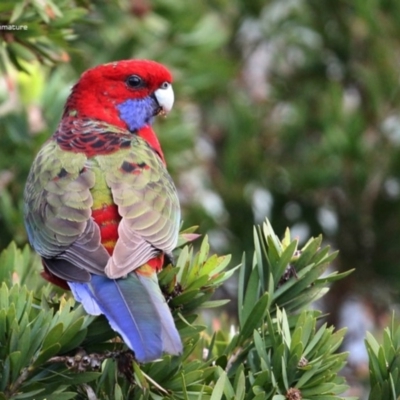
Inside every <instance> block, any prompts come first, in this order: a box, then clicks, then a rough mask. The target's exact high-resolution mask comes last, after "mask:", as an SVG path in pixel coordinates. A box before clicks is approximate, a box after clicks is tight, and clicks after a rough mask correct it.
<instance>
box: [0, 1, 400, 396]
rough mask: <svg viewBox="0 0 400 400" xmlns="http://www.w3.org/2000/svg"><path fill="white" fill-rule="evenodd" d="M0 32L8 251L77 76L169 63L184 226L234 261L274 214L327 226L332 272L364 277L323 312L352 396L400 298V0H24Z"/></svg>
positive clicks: (168, 140) (1, 13)
mask: <svg viewBox="0 0 400 400" xmlns="http://www.w3.org/2000/svg"><path fill="white" fill-rule="evenodd" d="M12 24H14V25H15V26H17V27H21V26H26V27H27V29H23V28H18V29H17V28H10V25H12ZM0 25H1V26H3V25H6V26H7V27H8V28H7V29H4V28H1V30H0V41H1V46H0V68H1V76H0V155H1V156H0V229H1V230H0V249H2V248H4V247H6V246H7V245H8V244H9V243H10V242H11V241H12V240H14V241H16V242H17V244H18V245H21V246H22V245H24V244H25V243H26V241H27V237H26V234H25V231H24V227H23V223H22V191H23V187H24V183H25V179H26V176H27V174H28V170H29V167H30V164H31V162H32V160H33V157H34V155H35V154H36V152H37V151H38V149H39V147H40V146H41V144H42V143H43V142H44V141H45V140H46V139H47V138H48V137H49V136H50V135H51V134H52V132H54V130H55V128H56V126H57V124H58V121H59V118H60V115H61V112H62V107H63V104H64V102H65V99H66V97H67V96H68V93H69V90H70V88H71V86H72V84H73V83H74V82H75V81H76V80H77V79H78V78H79V75H80V74H81V73H82V72H83V71H84V70H86V69H88V68H90V67H92V66H95V65H97V64H100V63H104V62H109V61H113V60H119V59H127V58H149V59H154V60H156V61H159V62H161V63H163V64H165V65H167V66H168V67H169V68H170V70H171V71H172V73H173V75H174V78H175V83H174V89H175V95H176V103H175V107H174V110H173V111H172V113H171V114H170V115H169V116H168V118H166V119H163V120H158V121H157V123H156V132H158V134H159V138H160V140H161V142H162V145H163V147H164V152H165V154H166V159H167V162H168V166H169V170H170V172H171V174H172V175H173V178H174V180H175V182H176V184H177V186H178V189H179V194H180V199H181V203H182V208H183V219H184V225H183V226H184V227H186V228H187V227H189V226H192V225H199V232H200V233H201V234H207V235H209V238H210V242H211V244H212V246H213V250H214V251H215V252H217V253H219V254H224V253H232V254H233V263H232V266H234V265H236V264H238V263H239V262H240V259H241V256H242V253H243V251H245V252H246V253H247V254H248V258H249V259H251V255H252V251H253V250H252V249H253V224H255V223H256V224H258V223H262V221H263V220H264V219H265V217H268V218H269V219H270V220H271V223H272V225H273V227H274V229H275V232H276V233H277V234H278V235H280V236H282V235H283V233H284V230H285V228H286V227H287V226H288V227H290V228H291V230H292V234H293V236H295V237H298V239H299V241H300V243H303V244H304V241H306V240H307V239H308V238H309V237H310V236H316V235H319V234H320V233H322V234H323V236H324V240H325V241H326V243H329V244H331V246H332V247H333V249H339V250H340V255H339V257H338V258H337V261H336V262H335V265H334V266H332V268H335V269H338V270H340V271H344V270H349V269H353V268H354V269H355V272H354V273H353V274H352V275H350V277H348V278H346V279H345V281H340V282H339V283H338V284H337V286H334V287H332V290H331V292H330V293H329V294H328V296H326V297H325V298H324V302H323V303H322V304H318V307H322V309H323V310H324V311H326V312H327V313H329V315H328V317H327V319H328V321H329V323H332V324H334V325H335V326H338V327H339V326H348V327H349V333H348V335H347V339H346V342H345V344H344V347H345V348H346V349H348V350H349V351H350V358H349V361H350V363H349V377H350V381H351V382H350V383H352V382H353V384H354V390H355V391H356V392H357V390H358V389H357V386H358V385H360V382H362V381H363V380H364V379H366V373H367V368H368V365H367V355H366V351H365V349H364V343H363V340H364V335H365V331H366V330H369V331H372V332H374V333H375V334H376V333H377V332H379V331H380V330H381V329H382V328H383V327H384V326H386V325H387V324H388V321H389V318H390V316H391V312H392V311H391V310H392V309H394V308H396V304H397V302H398V299H399V288H400V113H399V110H400V91H399V77H400V2H399V1H397V0H367V1H366V0H336V1H322V0H286V1H280V0H263V1H262V0H251V1H247V0H208V1H207V0H203V1H200V0H198V1H196V0H194V1H185V0H120V1H108V2H104V1H84V0H82V1H79V0H75V1H73V0H60V1H54V2H51V1H49V0H41V1H36V0H32V1H18V0H14V1H8V2H7V1H5V2H2V3H1V4H0ZM234 285H235V283H234V282H232V284H231V287H230V286H227V287H226V289H225V290H226V291H227V293H222V294H221V296H224V297H226V296H230V297H234V296H235V289H234ZM234 304H235V302H232V309H228V311H227V312H230V313H231V315H232V318H234V315H235V314H234ZM357 393H358V392H357Z"/></svg>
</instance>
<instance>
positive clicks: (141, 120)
mask: <svg viewBox="0 0 400 400" xmlns="http://www.w3.org/2000/svg"><path fill="white" fill-rule="evenodd" d="M117 108H118V110H119V115H120V117H121V119H122V120H123V121H124V122H125V123H126V124H127V125H128V128H129V130H130V131H131V132H132V131H136V130H138V129H140V128H143V126H145V125H149V124H150V125H151V124H152V123H153V120H154V112H155V110H156V109H157V104H156V102H155V100H154V99H152V98H151V97H146V98H144V99H138V100H132V99H129V100H126V101H124V102H123V103H121V104H118V105H117Z"/></svg>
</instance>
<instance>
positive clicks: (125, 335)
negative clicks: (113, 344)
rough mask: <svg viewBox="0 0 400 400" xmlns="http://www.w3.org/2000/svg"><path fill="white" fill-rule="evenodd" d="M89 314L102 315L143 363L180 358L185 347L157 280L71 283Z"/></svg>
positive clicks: (130, 278) (100, 278)
mask: <svg viewBox="0 0 400 400" xmlns="http://www.w3.org/2000/svg"><path fill="white" fill-rule="evenodd" d="M68 284H69V286H70V287H71V291H72V293H73V294H74V297H75V298H76V300H78V301H80V302H82V304H83V307H84V308H85V310H86V312H88V313H89V314H93V315H98V314H99V313H102V314H104V315H105V316H106V318H107V319H108V321H109V323H110V325H111V327H112V328H113V329H114V330H115V331H116V332H118V333H119V334H120V335H121V336H122V339H123V340H124V342H125V343H126V345H127V346H128V347H130V348H131V349H132V350H133V351H134V352H135V357H136V359H137V360H138V361H140V362H148V361H153V360H156V359H158V358H160V357H161V356H162V354H163V352H167V353H170V354H179V353H181V352H182V343H181V339H180V337H179V333H178V331H177V329H176V327H175V324H174V321H173V318H172V315H171V312H170V310H169V308H168V305H167V303H166V302H165V299H164V297H163V295H162V293H161V291H160V288H159V286H158V282H157V277H156V275H155V274H154V277H143V276H140V277H139V276H138V275H136V274H135V273H132V274H130V275H129V276H128V277H127V278H124V279H109V278H107V277H105V276H99V275H92V280H91V281H90V282H88V283H74V282H68Z"/></svg>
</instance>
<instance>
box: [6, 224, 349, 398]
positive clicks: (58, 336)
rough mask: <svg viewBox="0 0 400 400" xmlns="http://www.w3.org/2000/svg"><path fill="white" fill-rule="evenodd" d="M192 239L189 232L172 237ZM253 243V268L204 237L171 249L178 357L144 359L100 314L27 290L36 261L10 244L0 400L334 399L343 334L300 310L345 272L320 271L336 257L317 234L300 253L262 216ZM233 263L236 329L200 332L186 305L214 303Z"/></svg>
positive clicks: (341, 386) (341, 385) (167, 289)
mask: <svg viewBox="0 0 400 400" xmlns="http://www.w3.org/2000/svg"><path fill="white" fill-rule="evenodd" d="M193 237H194V236H193V229H189V230H186V231H184V232H182V234H181V243H183V242H185V241H187V240H191V239H193ZM254 239H255V252H254V257H253V261H252V263H250V264H247V263H245V262H244V263H243V264H242V265H240V266H238V267H236V268H231V269H227V266H228V263H229V259H230V258H229V257H227V256H219V257H218V256H216V255H210V253H209V244H208V240H207V238H206V237H205V238H204V239H203V241H202V244H201V246H200V250H199V251H198V252H196V253H195V252H194V251H193V247H192V245H191V244H189V245H185V246H184V247H183V248H182V249H180V250H177V252H178V253H179V256H178V259H177V263H176V266H172V265H169V266H167V267H166V268H165V269H164V270H163V271H162V272H161V273H160V277H159V278H160V279H159V281H160V285H161V287H162V288H163V290H164V293H165V296H166V298H167V299H168V301H169V305H170V306H171V308H172V310H173V314H174V316H175V321H176V324H177V327H178V330H179V332H180V335H181V337H182V339H183V341H184V352H183V354H182V355H181V356H179V357H171V356H169V355H165V356H164V357H163V358H162V359H161V360H159V361H155V362H151V363H148V364H143V365H140V364H137V363H136V362H135V361H134V360H133V359H132V358H130V357H129V356H128V354H129V353H126V352H125V350H124V349H125V347H124V345H123V343H121V341H120V340H119V339H118V338H117V337H116V335H115V333H114V332H112V330H111V329H110V328H109V326H108V324H107V322H106V321H105V319H103V318H95V317H92V316H87V315H85V312H84V311H83V308H82V307H81V306H80V305H78V304H75V302H74V300H73V299H72V297H71V296H68V295H66V294H60V293H58V294H55V293H54V292H53V290H52V287H51V286H50V285H49V284H48V285H43V284H42V286H41V288H40V289H39V290H35V289H34V288H35V287H36V286H37V284H38V281H37V279H38V273H39V269H40V263H39V262H38V258H37V256H35V255H33V254H31V253H30V251H29V249H28V248H25V249H24V250H22V251H21V250H19V249H17V248H16V246H15V245H13V244H11V245H10V246H9V247H8V248H7V249H6V250H4V251H3V253H2V256H1V260H0V261H1V269H0V271H1V273H2V278H3V284H2V286H1V287H0V326H1V328H0V343H1V346H0V376H1V380H0V385H1V386H0V398H2V399H22V398H34V399H36V400H39V399H59V398H62V399H70V398H82V399H84V398H92V399H93V398H101V399H128V398H129V399H142V398H149V399H161V398H175V399H199V398H201V399H211V400H218V399H232V398H235V399H271V400H281V399H282V400H283V399H310V400H314V399H315V400H318V399H319V400H322V399H325V398H326V399H328V398H329V399H332V400H334V399H340V398H341V397H339V395H340V394H341V393H343V392H344V391H345V390H346V388H347V385H346V384H345V382H344V378H342V377H339V376H338V375H337V373H338V371H340V370H341V369H342V368H343V366H344V364H345V360H346V356H347V355H346V353H337V352H336V350H337V349H338V348H339V346H340V344H341V342H342V338H343V335H344V330H340V331H337V332H334V330H333V328H328V327H327V326H326V324H324V325H322V326H320V327H317V320H318V318H319V316H320V313H319V312H318V311H311V310H309V309H308V307H309V305H310V303H311V302H312V301H313V300H315V299H316V298H319V297H320V296H322V295H323V294H324V293H325V292H326V290H327V286H328V285H329V284H330V283H331V282H332V281H334V280H337V279H340V278H342V277H344V274H335V273H333V274H330V275H327V276H323V277H321V275H322V274H323V272H324V271H326V269H327V268H328V266H329V264H330V262H331V261H332V259H333V258H334V257H335V255H336V254H335V253H330V252H329V248H320V246H319V245H320V241H321V240H320V238H316V239H311V240H310V241H309V242H308V243H307V245H306V246H304V248H302V249H299V250H298V249H297V240H291V238H290V232H289V231H287V232H286V234H285V237H284V239H283V241H282V242H280V241H279V240H278V238H277V236H276V235H275V233H274V232H273V230H272V227H271V226H270V224H269V222H268V221H267V222H266V223H265V224H264V225H263V227H262V228H259V229H258V231H257V234H256V235H255V238H254ZM237 269H240V275H241V277H240V283H239V316H238V317H239V328H238V332H237V333H236V334H234V335H233V337H228V336H227V333H226V332H224V331H217V332H213V333H212V335H211V336H209V335H207V334H206V332H205V327H204V326H202V325H199V324H198V323H197V322H196V320H197V315H196V314H195V310H196V309H198V308H199V307H200V308H210V307H216V306H221V305H222V304H223V303H224V302H223V301H221V300H210V296H211V295H212V294H213V293H214V291H215V289H216V288H217V287H218V286H220V285H221V284H222V283H223V282H225V281H226V280H227V279H228V278H229V277H231V276H232V274H233V273H234V272H235V271H236V270H237ZM118 371H119V372H120V373H118ZM121 374H122V376H121ZM296 396H297V397H296ZM299 396H300V397H299Z"/></svg>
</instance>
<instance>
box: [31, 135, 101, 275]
mask: <svg viewBox="0 0 400 400" xmlns="http://www.w3.org/2000/svg"><path fill="white" fill-rule="evenodd" d="M86 161H87V159H86V156H85V155H84V154H82V153H71V152H66V151H63V150H61V149H60V148H59V146H58V145H57V143H56V142H55V141H53V140H50V141H48V142H47V143H46V144H45V145H44V146H43V147H42V149H41V150H40V152H39V153H38V155H37V157H36V159H35V161H34V163H33V165H32V167H31V170H30V173H29V176H28V179H27V183H26V187H25V193H24V201H25V210H24V217H25V225H26V228H27V232H28V236H29V240H30V242H31V244H32V246H33V247H34V249H35V250H36V251H37V252H38V253H39V254H40V255H41V256H42V257H43V259H44V261H45V263H46V265H47V266H48V267H49V269H50V270H51V271H52V272H53V273H54V274H55V275H57V276H59V277H61V278H63V279H66V280H75V281H86V280H89V279H90V275H89V273H88V271H89V272H95V273H104V267H105V265H106V263H107V261H108V258H109V256H108V254H107V252H106V250H105V249H104V248H103V246H102V245H101V241H100V231H99V228H98V227H97V225H96V224H95V223H94V222H93V220H92V219H91V206H92V204H93V200H92V196H91V194H90V188H91V187H93V185H94V183H95V182H94V174H93V172H92V171H91V170H90V169H88V168H86ZM57 261H58V262H57ZM62 261H64V262H62ZM78 266H79V267H78Z"/></svg>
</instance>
